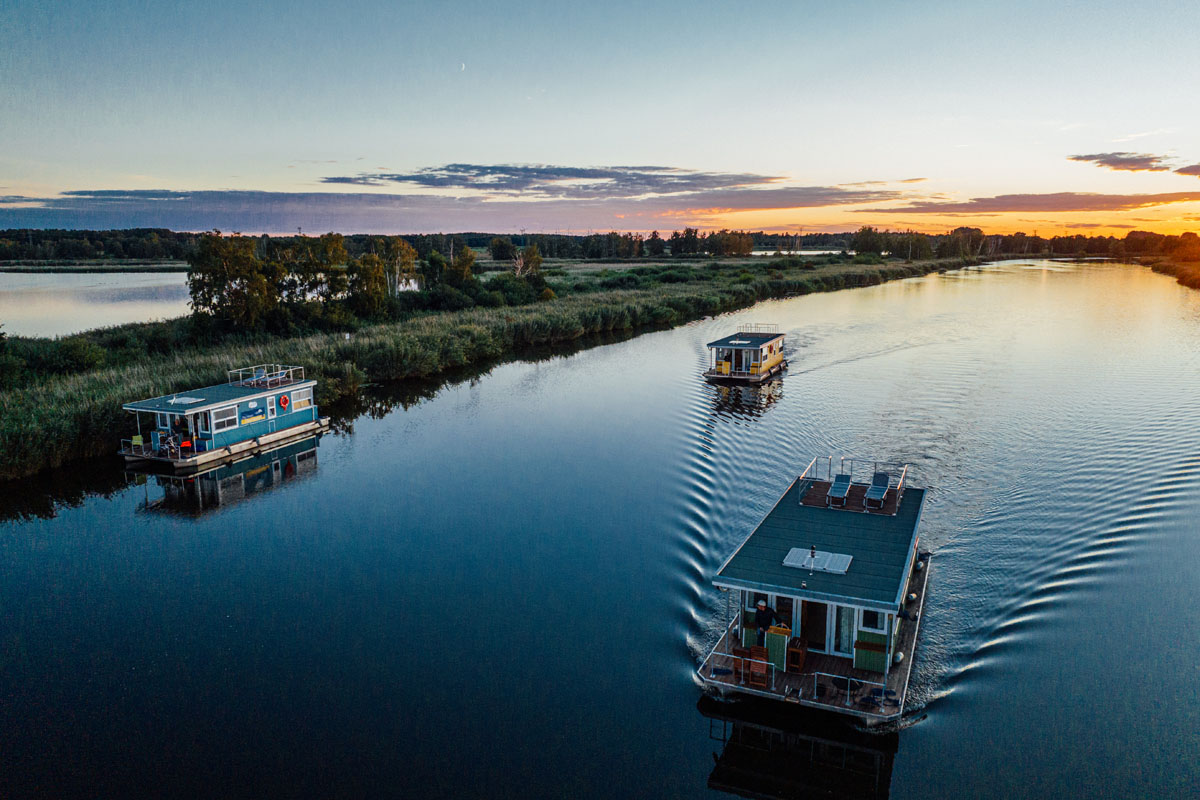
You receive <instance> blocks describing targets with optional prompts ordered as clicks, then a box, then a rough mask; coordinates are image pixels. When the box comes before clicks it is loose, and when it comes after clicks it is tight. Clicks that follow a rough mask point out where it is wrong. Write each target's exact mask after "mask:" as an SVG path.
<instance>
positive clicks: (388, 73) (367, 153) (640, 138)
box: [0, 0, 1200, 236]
mask: <svg viewBox="0 0 1200 800" xmlns="http://www.w3.org/2000/svg"><path fill="white" fill-rule="evenodd" d="M570 5H572V4H566V3H562V2H538V1H537V0H528V1H527V2H522V3H506V2H453V0H447V1H446V2H438V3H428V4H414V3H405V2H368V1H367V0H361V1H356V0H346V1H345V2H341V3H337V4H333V3H316V2H305V0H291V1H290V2H286V3H284V2H262V3H251V2H245V1H244V0H243V1H242V2H216V3H205V2H190V3H186V4H172V3H169V2H161V1H160V2H126V1H125V0H113V1H112V2H105V3H96V2H94V1H92V0H89V1H88V2H46V1H44V0H41V1H39V0H7V2H6V3H5V5H4V10H3V13H0V228H7V227H40V228H46V227H63V228H97V229H98V228H127V227H169V228H173V229H176V230H207V229H212V228H220V229H222V230H226V231H232V230H238V231H242V232H246V233H259V232H267V233H282V232H293V231H295V230H296V229H302V230H304V231H305V232H306V233H319V232H325V231H328V230H337V231H341V232H344V233H354V232H360V233H402V232H433V231H468V230H474V231H496V232H517V231H520V230H528V231H545V232H555V231H559V232H563V233H567V232H571V233H584V232H587V231H589V230H593V231H597V230H598V231H607V230H614V229H615V230H636V231H649V230H660V231H669V230H675V229H679V228H682V227H684V226H687V225H690V226H697V227H701V228H721V227H728V228H738V229H751V230H778V231H789V232H795V231H804V232H815V231H835V230H853V229H855V228H858V227H859V226H861V225H874V226H878V227H881V228H889V229H893V230H902V229H914V230H922V231H928V232H939V231H944V230H948V229H951V228H954V227H957V226H960V225H973V226H978V227H982V228H984V229H985V230H987V231H989V232H1015V231H1025V232H1027V233H1034V232H1037V233H1040V234H1041V235H1043V236H1044V235H1051V234H1059V233H1088V234H1113V235H1118V236H1121V235H1124V233H1126V232H1128V231H1129V230H1133V229H1140V230H1154V231H1158V232H1162V233H1180V232H1183V231H1186V230H1200V103H1198V102H1197V101H1196V98H1195V92H1196V87H1198V86H1200V47H1198V46H1197V39H1196V31H1197V30H1200V3H1196V2H1194V0H1190V1H1189V2H1156V1H1155V0H1148V1H1147V2H1141V3H1137V4H1134V3H1109V2H1102V1H1101V2H1086V3H1084V2H1079V3H1045V2H1026V0H1009V2H1003V3H986V4H985V3H962V2H910V3H895V2H853V0H846V1H845V2H840V3H828V2H822V3H809V2H796V1H793V2H780V3H777V2H766V1H765V0H762V1H760V2H756V3H747V4H744V7H743V4H734V3H728V2H720V3H718V2H707V0H691V1H690V2H679V3H673V2H654V0H640V2H623V0H609V2H605V3H592V4H587V7H583V8H578V9H576V8H569V7H568V6H570Z"/></svg>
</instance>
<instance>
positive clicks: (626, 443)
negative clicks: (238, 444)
mask: <svg viewBox="0 0 1200 800" xmlns="http://www.w3.org/2000/svg"><path fill="white" fill-rule="evenodd" d="M741 322H775V323H778V324H779V325H780V326H781V329H783V330H785V331H786V332H787V333H788V340H787V351H788V356H789V360H790V365H791V367H790V370H789V371H788V372H787V373H786V375H785V377H784V378H783V379H782V380H781V381H779V382H777V383H775V384H772V385H770V386H768V387H764V388H763V389H760V390H728V389H720V388H717V387H713V386H709V385H707V384H705V383H703V382H702V381H701V380H700V379H699V378H698V374H699V372H700V371H701V370H702V368H703V365H704V364H705V363H706V357H707V356H706V351H705V349H704V343H705V342H706V341H709V340H712V339H715V338H717V337H719V336H721V335H723V334H725V333H727V332H729V331H731V330H733V329H734V326H735V325H737V324H738V323H741ZM1198 368H1200V293H1197V292H1191V291H1189V290H1186V289H1184V288H1182V287H1180V286H1178V285H1177V284H1175V283H1174V282H1173V281H1172V280H1171V279H1169V278H1166V277H1164V276H1161V275H1155V274H1153V273H1151V272H1149V271H1148V270H1146V269H1144V268H1140V267H1132V266H1124V265H1114V264H1097V263H1090V264H1080V265H1076V264H1061V263H1054V262H1045V261H1020V262H1001V263H997V264H991V265H987V266H984V267H980V268H972V269H968V270H961V271H956V272H951V273H946V274H941V275H930V276H926V277H923V278H918V279H912V280H906V281H900V282H895V283H889V284H884V285H881V286H876V287H870V288H865V289H857V290H851V291H842V292H836V293H831V294H819V295H810V296H806V297H800V298H794V299H790V300H783V301H771V302H765V303H762V304H760V305H758V306H756V307H755V308H753V309H749V310H746V311H743V312H738V313H734V314H728V315H725V316H722V317H718V318H714V319H707V320H703V321H700V322H697V323H693V324H690V325H687V326H683V327H680V328H677V329H674V330H669V331H662V332H655V333H649V334H646V335H642V336H639V337H636V338H634V339H630V340H627V341H622V342H617V343H613V344H607V345H604V346H600V347H596V348H593V349H589V350H583V351H580V352H576V353H572V354H569V355H562V356H552V357H547V358H543V359H539V360H532V361H524V362H514V363H509V364H505V365H501V366H498V367H495V368H494V369H492V370H490V371H489V372H488V373H487V374H484V375H480V376H476V377H474V378H471V379H467V380H461V381H459V382H457V383H451V384H448V385H445V386H444V387H441V388H439V389H437V390H436V391H435V392H430V394H431V395H432V396H430V397H427V398H426V399H423V400H420V401H419V402H415V403H414V402H405V403H402V404H394V403H388V402H385V401H384V400H379V401H377V402H375V403H374V404H373V405H372V407H371V409H370V412H369V413H363V414H362V415H360V416H358V417H357V418H354V419H351V420H346V421H344V422H343V424H342V425H341V426H340V428H339V431H338V432H337V433H336V434H333V435H327V436H325V437H324V438H323V439H322V441H321V442H320V445H319V447H318V448H317V450H316V456H315V458H312V457H307V456H306V460H303V461H300V460H288V461H286V462H285V463H284V464H283V466H282V467H270V468H266V467H264V468H261V469H260V468H255V470H253V471H251V472H253V477H251V476H250V473H247V475H245V476H243V477H242V478H240V479H239V480H240V481H242V483H238V484H237V485H238V486H239V487H241V486H245V487H249V489H241V490H239V491H248V492H249V493H248V494H247V496H246V497H245V498H244V499H241V500H239V499H238V498H237V497H236V496H234V497H232V498H230V497H227V498H226V499H225V500H224V501H223V502H222V503H221V504H220V505H217V506H215V507H213V504H212V502H211V500H210V502H209V504H208V506H207V507H206V509H205V510H200V509H199V508H194V509H193V510H192V511H191V512H189V513H164V511H163V510H162V508H161V507H160V506H158V505H156V504H157V502H158V501H159V500H160V499H161V498H162V496H163V492H164V490H163V488H162V487H161V486H159V485H157V483H156V482H155V481H154V480H150V481H139V480H136V479H133V478H130V479H129V480H128V481H126V479H125V478H124V477H123V476H121V474H120V470H119V468H111V467H104V468H94V467H93V468H90V469H93V470H96V469H98V474H97V475H96V476H94V477H92V476H87V477H80V478H79V479H78V480H77V481H74V482H72V481H71V480H69V479H66V478H60V479H59V481H58V483H60V484H71V486H70V487H68V488H65V489H64V488H63V487H62V486H59V487H58V488H57V491H59V492H60V494H61V496H62V497H63V498H64V500H63V501H61V502H59V503H58V504H57V507H56V508H55V511H54V513H53V515H51V514H50V513H49V512H48V511H47V508H46V507H45V506H42V507H41V510H40V511H38V512H37V514H40V516H38V515H37V514H34V513H30V509H31V508H33V509H35V510H36V509H37V508H38V502H39V501H38V500H37V499H36V498H32V499H31V498H30V497H29V496H25V495H28V494H29V490H28V489H24V490H23V491H22V494H23V496H22V497H21V498H20V500H19V501H18V499H17V498H15V497H10V499H9V500H8V503H9V509H10V510H9V516H10V517H13V516H14V514H17V509H21V510H22V511H21V518H10V519H9V521H7V522H3V523H0V564H2V565H3V567H2V571H0V648H2V649H0V698H3V702H2V703H0V794H6V795H8V796H17V795H21V794H25V793H45V794H55V795H62V794H87V795H89V796H118V795H123V794H128V793H145V792H146V791H147V790H148V789H149V790H151V791H153V792H154V793H158V794H180V793H189V794H196V793H202V794H206V795H244V796H263V795H280V796H301V795H310V796H311V795H334V794H341V795H346V794H355V795H372V796H413V797H454V796H464V795H487V796H501V797H564V796H567V797H630V796H664V797H696V796H703V795H706V794H710V795H711V796H725V795H722V794H721V793H719V792H717V791H715V790H712V789H710V788H709V783H710V780H712V781H713V783H714V785H726V786H728V784H727V783H722V781H719V780H716V774H717V771H718V769H719V765H720V764H721V763H725V764H728V763H730V762H729V760H728V757H730V756H732V755H735V753H734V750H733V743H732V740H731V741H726V739H727V738H728V735H729V726H728V725H722V724H715V723H714V722H713V721H712V720H710V719H709V718H708V717H706V716H705V715H704V714H702V713H701V711H700V710H699V709H698V708H697V700H698V698H699V697H700V692H699V689H698V688H697V686H696V684H695V682H694V680H693V671H694V669H695V667H696V665H697V663H698V662H699V660H700V659H701V658H702V657H703V655H704V653H705V652H706V651H707V648H708V647H710V646H711V644H712V642H713V641H714V639H715V637H716V635H717V631H718V630H719V628H720V625H721V612H722V611H723V607H724V606H723V597H722V596H721V595H720V594H719V593H718V592H717V591H716V590H715V589H713V588H712V586H711V584H710V583H709V580H710V579H711V576H712V574H713V572H714V570H715V569H716V568H717V567H718V566H719V565H720V563H721V562H722V561H723V560H724V559H725V557H726V556H727V555H728V554H729V553H730V552H731V550H732V549H733V548H734V547H736V545H737V544H738V543H739V542H740V541H741V539H742V538H743V537H744V536H745V535H746V534H747V533H749V531H750V530H751V529H752V528H753V527H754V525H756V524H757V522H758V521H759V519H761V517H762V516H763V515H764V514H765V513H766V512H767V511H768V510H769V509H770V507H771V506H772V505H773V503H774V502H775V500H776V499H777V498H778V496H779V494H780V493H782V491H783V490H784V488H785V487H786V486H787V485H788V483H789V482H790V481H791V480H792V479H793V478H794V477H795V476H796V474H797V473H798V472H799V471H800V470H802V469H803V468H804V466H805V465H806V464H807V463H808V461H809V460H810V459H811V458H812V457H814V456H825V455H835V456H839V455H842V454H853V455H858V456H865V457H878V458H880V459H884V460H893V461H894V460H904V461H908V462H910V463H911V464H912V465H913V470H914V472H915V478H913V479H912V480H913V481H914V484H916V485H924V486H927V487H929V488H930V492H929V494H928V499H927V501H926V505H925V511H924V515H923V519H922V524H921V536H922V548H923V549H929V550H931V551H932V552H933V554H934V555H933V560H932V562H931V563H932V567H931V570H932V571H931V574H930V584H929V595H928V600H927V603H926V608H925V615H924V620H923V622H922V627H921V639H920V643H919V646H918V649H917V651H916V654H915V658H916V664H915V672H914V676H913V684H912V689H911V693H912V695H913V696H912V697H910V701H909V715H908V719H907V720H906V723H905V725H904V728H903V729H902V730H900V731H899V732H898V733H892V734H890V735H889V736H879V737H867V739H868V743H867V744H866V745H861V744H860V745H856V747H857V748H858V749H855V750H853V751H852V752H854V753H857V754H858V755H859V756H861V757H862V758H861V759H860V761H861V762H862V763H865V764H867V767H865V769H866V772H867V773H871V771H872V770H873V771H874V772H873V777H871V774H868V780H867V783H868V784H870V785H871V786H872V787H873V788H872V789H871V790H870V792H868V793H866V794H863V793H862V792H858V793H857V794H856V795H855V796H872V797H884V796H891V797H896V798H929V797H997V796H1005V797H1031V798H1033V797H1051V796H1068V795H1069V796H1095V797H1185V796H1192V795H1191V793H1192V791H1193V790H1194V787H1195V785H1196V784H1197V782H1198V781H1200V735H1198V731H1200V702H1198V701H1200V677H1198V676H1200V670H1198V669H1197V664H1196V659H1197V657H1200V648H1197V641H1198V636H1197V633H1196V631H1197V630H1200V604H1198V603H1197V602H1196V597H1195V595H1196V592H1197V588H1196V587H1197V586H1200V566H1198V565H1200V558H1198V557H1200V538H1198V537H1197V535H1196V534H1197V531H1198V529H1200V524H1198V523H1197V521H1196V520H1197V519H1200V516H1198V513H1200V369H1198ZM318 464H319V466H318ZM264 470H265V471H264ZM264 476H273V477H270V478H269V479H265V478H264ZM264 480H265V482H266V483H267V484H271V485H272V486H273V488H269V489H266V488H261V487H263V486H264V485H265V484H264ZM76 484H78V485H76ZM256 486H257V487H260V490H259V491H253V489H254V487H256ZM45 502H46V503H49V502H51V501H49V500H46V501H45ZM714 724H715V727H714ZM797 724H798V725H799V726H800V728H801V734H802V735H800V736H799V738H797V737H796V736H792V737H791V738H790V739H789V738H788V737H784V736H775V737H774V738H773V739H772V737H771V736H769V735H766V734H762V732H761V731H759V732H758V733H754V736H757V737H758V738H757V739H755V741H759V742H769V741H774V742H775V744H776V745H779V743H780V742H783V741H784V740H786V741H787V742H790V744H786V746H782V749H776V750H771V747H768V748H767V749H766V750H764V751H762V752H764V753H767V755H766V756H765V757H764V758H765V761H766V762H770V764H771V768H775V767H779V766H781V765H782V766H785V767H787V766H788V765H799V768H800V769H801V772H802V773H803V774H804V776H805V778H804V779H805V780H818V779H828V781H829V783H830V785H832V786H833V787H835V789H836V791H835V792H834V796H837V795H839V794H851V793H853V792H852V791H851V790H852V789H854V790H855V792H857V791H858V790H857V788H856V787H858V786H859V783H856V782H855V781H856V780H857V778H855V776H854V775H851V774H850V773H849V772H846V771H845V759H844V758H843V759H842V761H841V762H838V763H834V762H835V761H837V758H835V757H832V756H831V757H829V758H825V757H824V755H822V756H821V757H820V758H818V757H817V755H814V753H817V752H818V750H819V752H820V753H821V754H826V755H827V754H830V753H833V754H834V756H836V755H837V753H839V752H845V751H842V750H838V749H837V748H839V747H842V745H839V744H837V742H840V741H842V740H843V736H849V735H850V734H849V733H847V732H846V731H842V730H840V729H839V725H837V724H835V723H831V722H829V721H827V720H819V721H815V722H808V721H802V722H800V723H797ZM746 734H747V729H746V728H742V729H741V732H740V735H741V736H742V739H739V742H741V743H743V744H744V743H745V741H747V739H746ZM751 738H753V737H751ZM826 740H828V742H829V743H825V742H826ZM872 740H878V744H871V743H870V742H871V741H872ZM808 742H816V743H817V745H818V746H819V747H818V749H816V750H808V751H805V753H806V754H798V749H797V748H798V747H799V745H803V746H805V747H807V746H808V745H807V744H806V743H808ZM797 743H799V745H798V744H797ZM764 746H766V745H764ZM772 746H774V745H772ZM722 759H724V760H723V761H722ZM856 763H858V762H856ZM839 764H840V766H839ZM872 765H873V766H872ZM759 769H763V770H766V769H767V768H766V767H764V766H762V765H760V767H756V768H755V769H751V770H748V771H747V770H742V771H741V772H738V773H736V777H735V784H736V781H737V780H741V781H747V782H749V783H753V782H754V781H755V780H757V779H759V778H760V777H762V776H759V775H758V773H757V771H758V770H759ZM855 775H857V773H855ZM793 788H794V787H793Z"/></svg>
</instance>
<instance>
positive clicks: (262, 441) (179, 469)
mask: <svg viewBox="0 0 1200 800" xmlns="http://www.w3.org/2000/svg"><path fill="white" fill-rule="evenodd" d="M329 424H330V423H329V417H319V418H318V419H315V420H313V421H311V422H304V423H301V424H300V425H293V426H291V427H288V428H283V429H281V430H278V431H275V432H273V433H267V434H263V435H262V436H256V437H254V438H253V439H246V440H244V441H241V442H235V443H234V444H231V445H228V446H226V447H218V448H215V449H213V450H205V451H203V452H200V453H196V454H195V455H191V456H187V457H182V458H181V457H179V456H178V455H175V453H174V451H171V452H168V451H166V450H159V451H155V450H153V449H152V448H151V447H150V446H149V445H147V446H126V447H123V448H122V449H121V450H119V451H118V453H119V454H120V455H122V456H124V457H125V463H126V464H148V465H157V466H159V467H161V468H163V469H167V470H172V471H174V472H176V473H180V474H182V473H188V472H195V471H196V470H199V469H200V468H201V467H207V466H211V465H215V464H218V463H220V462H224V461H235V460H238V459H241V458H247V457H250V456H256V455H258V454H260V453H262V452H265V451H267V450H270V449H273V448H276V447H280V446H282V445H285V444H288V443H290V442H293V441H297V440H300V439H303V438H305V437H308V436H312V435H313V434H316V433H323V432H325V431H326V430H328V429H329Z"/></svg>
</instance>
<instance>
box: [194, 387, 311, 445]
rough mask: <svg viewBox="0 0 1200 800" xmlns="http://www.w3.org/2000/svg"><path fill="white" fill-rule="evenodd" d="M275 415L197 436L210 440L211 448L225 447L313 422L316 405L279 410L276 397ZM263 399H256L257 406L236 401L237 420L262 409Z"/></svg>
mask: <svg viewBox="0 0 1200 800" xmlns="http://www.w3.org/2000/svg"><path fill="white" fill-rule="evenodd" d="M251 402H253V401H251ZM275 402H276V406H275V410H276V416H275V418H274V419H270V418H269V417H264V418H263V419H261V420H259V421H258V422H251V423H249V424H246V425H241V424H239V425H238V426H237V427H236V428H229V429H227V430H223V431H219V432H217V433H201V434H198V435H197V438H199V439H204V440H207V441H210V442H212V447H213V449H216V448H218V447H226V446H228V445H231V444H237V443H238V442H244V441H246V440H247V439H253V438H254V437H256V436H263V435H265V434H268V433H275V432H276V431H281V430H284V429H286V428H292V427H295V426H296V425H303V424H304V423H305V422H315V421H316V419H317V407H316V405H315V404H314V405H310V406H309V407H308V408H302V409H300V410H299V411H287V412H283V413H280V412H279V405H278V403H279V401H278V399H276V401H275ZM263 406H264V401H263V400H259V401H258V408H255V409H252V408H250V403H249V402H245V403H238V420H239V421H240V420H241V419H242V417H243V416H253V413H252V412H256V411H263V413H264V414H265V413H266V412H265V410H264V408H263Z"/></svg>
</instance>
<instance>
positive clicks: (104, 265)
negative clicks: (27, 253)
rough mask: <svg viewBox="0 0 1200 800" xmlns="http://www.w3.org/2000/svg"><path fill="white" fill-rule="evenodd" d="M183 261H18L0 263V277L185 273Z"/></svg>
mask: <svg viewBox="0 0 1200 800" xmlns="http://www.w3.org/2000/svg"><path fill="white" fill-rule="evenodd" d="M187 271H188V265H187V262H186V261H173V260H163V259H128V260H120V261H118V260H115V259H98V258H97V259H79V260H76V259H52V260H48V261H34V260H30V259H18V260H13V261H0V273H19V274H27V275H29V274H32V275H71V274H75V273H104V272H108V273H126V272H187Z"/></svg>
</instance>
